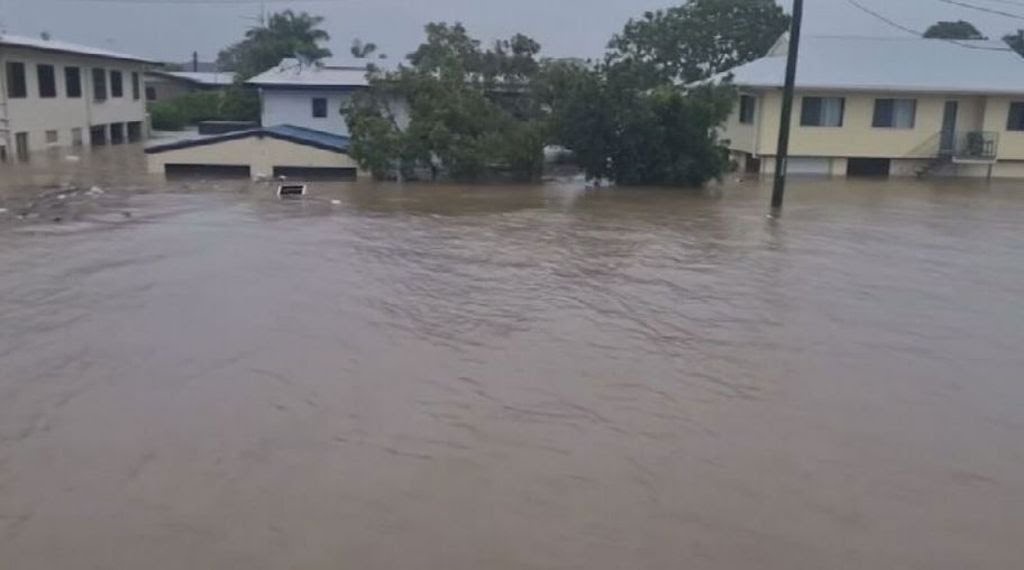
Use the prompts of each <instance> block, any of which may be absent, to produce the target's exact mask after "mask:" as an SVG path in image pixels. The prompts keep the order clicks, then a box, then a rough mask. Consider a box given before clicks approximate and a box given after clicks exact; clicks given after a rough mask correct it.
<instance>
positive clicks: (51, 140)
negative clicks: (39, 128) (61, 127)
mask: <svg viewBox="0 0 1024 570" xmlns="http://www.w3.org/2000/svg"><path fill="white" fill-rule="evenodd" d="M58 141H60V134H59V133H58V132H57V131H46V144H57V142H58Z"/></svg>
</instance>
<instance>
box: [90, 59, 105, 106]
mask: <svg viewBox="0 0 1024 570" xmlns="http://www.w3.org/2000/svg"><path fill="white" fill-rule="evenodd" d="M92 98H93V99H95V100H96V101H106V100H107V70H105V69H102V68H99V67H97V68H96V69H93V70H92Z"/></svg>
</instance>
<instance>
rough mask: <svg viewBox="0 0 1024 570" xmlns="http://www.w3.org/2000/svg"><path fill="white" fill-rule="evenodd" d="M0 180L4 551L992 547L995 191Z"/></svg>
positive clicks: (1023, 345) (1000, 279) (1014, 299)
mask: <svg viewBox="0 0 1024 570" xmlns="http://www.w3.org/2000/svg"><path fill="white" fill-rule="evenodd" d="M2 168H3V169H2V170H0V178H2V182H0V207H3V208H6V209H7V210H8V211H7V212H6V213H2V214H0V559H2V562H0V566H2V567H3V568H5V569H8V568H9V569H12V570H44V569H45V570H53V569H57V568H82V569H104V570H106V569H138V568H145V569H148V570H180V569H184V568H190V569H191V568H202V569H212V570H220V569H246V570H264V569H266V570H278V569H284V568H289V569H297V570H328V569H330V570H335V569H348V568H352V569H359V570H374V569H381V570H394V569H404V568H409V569H438V570H463V569H465V570H477V569H494V570H504V569H516V570H519V569H581V570H582V569H586V570H611V569H616V570H618V569H631V570H632V569H641V570H647V569H650V570H661V569H666V568H685V569H687V570H693V569H696V570H703V569H707V570H735V569H766V570H801V569H807V570H820V569H823V568H830V569H831V568H844V569H845V568H848V569H882V568H884V569H887V570H900V569H908V570H910V569H914V570H962V569H965V568H970V569H972V570H979V569H992V570H1004V569H1008V568H1020V567H1021V563H1022V561H1024V541H1022V537H1024V185H1021V184H1020V183H1010V182H998V183H992V184H991V185H989V184H986V183H984V182H962V181H961V182H943V183H920V182H916V181H914V182H909V181H892V182H843V181H827V180H810V181H799V180H798V181H794V182H793V187H792V189H791V192H790V195H789V202H788V204H787V209H786V211H785V213H784V216H783V217H782V218H781V219H778V220H770V219H767V218H766V217H765V215H764V214H765V204H766V203H767V198H768V194H767V188H766V187H765V186H763V185H759V184H757V183H754V182H743V183H740V182H735V181H733V182H728V183H726V184H725V185H724V186H722V187H717V188H713V189H710V190H707V191H698V192H693V191H678V190H625V189H619V190H614V189H602V190H596V191H590V192H587V191H584V190H583V189H582V188H580V187H579V185H576V184H572V183H562V184H556V183H552V184H548V185H546V186H537V187H502V186H489V187H456V186H414V185H412V186H406V187H400V186H396V185H381V186H376V185H373V184H349V185H345V184H342V185H337V186H331V185H325V184H314V185H313V187H312V193H311V195H310V196H309V197H307V198H306V199H304V200H296V201H279V200H277V199H275V198H273V197H272V196H271V194H272V188H270V187H268V186H264V185H250V184H249V183H247V182H222V183H218V184H203V183H198V182H194V181H192V182H175V183H170V184H168V183H164V182H163V181H161V180H160V179H156V178H152V177H148V176H146V175H144V174H142V173H141V172H142V165H141V160H140V159H139V157H138V155H137V149H131V148H125V149H117V150H114V149H111V150H108V151H101V152H99V153H97V154H94V155H93V156H91V157H87V158H84V159H83V160H82V161H81V162H78V163H69V162H60V161H56V162H47V161H37V162H36V163H35V164H33V165H31V166H30V167H24V166H19V167H11V166H6V167H2ZM69 183H73V184H77V185H79V186H80V187H81V188H82V189H88V188H89V187H90V186H92V185H93V184H99V185H100V186H101V187H102V188H103V190H104V191H105V192H104V193H103V194H99V193H95V194H94V195H87V194H85V193H83V192H73V191H67V190H54V189H53V188H54V187H55V186H59V185H61V184H69ZM61 194H64V197H63V198H61V197H60V195H61ZM332 200H334V201H337V203H332ZM19 215H23V216H25V219H18V216H19ZM57 218H59V219H60V221H54V220H56V219H57Z"/></svg>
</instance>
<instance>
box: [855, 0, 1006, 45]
mask: <svg viewBox="0 0 1024 570" xmlns="http://www.w3.org/2000/svg"><path fill="white" fill-rule="evenodd" d="M939 1H940V2H943V1H945V0H939ZM846 2H847V3H848V4H850V5H851V6H853V7H855V8H857V9H858V10H860V11H862V12H864V13H865V14H868V15H870V16H872V17H874V18H876V19H878V20H880V21H882V22H884V23H886V24H888V25H890V26H892V27H894V28H896V29H898V30H901V31H904V32H906V33H908V34H911V35H914V36H917V37H919V38H923V37H924V32H921V31H918V30H915V29H913V28H909V27H907V26H904V25H903V24H900V23H899V22H896V21H894V20H891V19H889V18H887V17H885V16H884V15H882V14H880V13H878V12H876V11H874V10H872V9H871V8H868V7H867V6H865V5H863V4H861V3H860V2H858V1H857V0H846ZM936 39H942V40H943V41H946V42H949V43H951V44H953V45H956V46H960V47H962V48H964V49H979V50H985V51H1013V50H1012V49H1010V48H1009V47H1005V48H1000V47H992V46H980V45H973V44H968V43H964V42H962V41H958V40H950V39H945V38H936Z"/></svg>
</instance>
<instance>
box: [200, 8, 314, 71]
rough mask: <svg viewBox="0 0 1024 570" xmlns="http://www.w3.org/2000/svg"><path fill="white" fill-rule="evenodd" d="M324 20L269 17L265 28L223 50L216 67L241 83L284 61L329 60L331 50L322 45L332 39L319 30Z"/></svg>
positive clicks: (281, 14)
mask: <svg viewBox="0 0 1024 570" xmlns="http://www.w3.org/2000/svg"><path fill="white" fill-rule="evenodd" d="M323 21H324V19H323V17H321V16H311V15H309V14H307V13H305V12H299V13H295V12H293V11H291V10H284V11H283V12H279V13H276V14H272V15H271V16H270V17H269V18H268V19H267V22H266V24H265V25H261V26H258V27H255V28H251V29H249V31H247V32H246V33H245V39H244V40H242V41H240V42H238V43H236V44H233V45H231V46H229V47H227V48H225V49H224V50H222V51H221V52H220V54H219V55H218V56H217V64H218V65H219V66H220V68H221V69H225V70H230V71H234V72H235V73H236V76H237V77H238V79H239V80H240V81H244V80H246V79H249V78H251V77H253V76H255V75H257V74H259V73H262V72H264V71H266V70H268V69H270V68H272V67H274V66H275V65H277V64H279V63H281V60H283V59H285V58H289V57H297V58H300V59H304V60H307V61H317V60H320V59H323V58H325V57H330V56H331V50H329V49H327V48H325V47H322V46H321V43H323V42H326V41H328V40H330V39H331V36H330V35H329V34H328V33H327V32H325V31H324V30H322V29H320V27H319V26H320V25H321V24H322V23H323Z"/></svg>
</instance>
